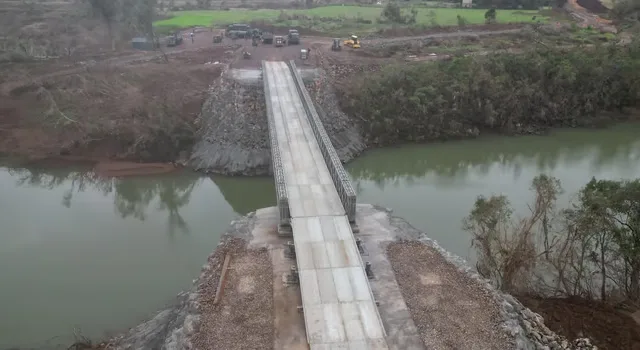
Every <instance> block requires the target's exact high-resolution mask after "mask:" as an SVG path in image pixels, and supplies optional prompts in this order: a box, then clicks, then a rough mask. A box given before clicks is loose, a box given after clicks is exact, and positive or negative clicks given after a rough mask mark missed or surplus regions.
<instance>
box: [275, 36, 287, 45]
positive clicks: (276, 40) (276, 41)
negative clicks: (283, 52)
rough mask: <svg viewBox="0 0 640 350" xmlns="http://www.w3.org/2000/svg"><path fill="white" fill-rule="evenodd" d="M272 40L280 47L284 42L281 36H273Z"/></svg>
mask: <svg viewBox="0 0 640 350" xmlns="http://www.w3.org/2000/svg"><path fill="white" fill-rule="evenodd" d="M273 42H274V45H275V46H276V47H282V46H284V43H285V41H284V38H283V37H282V36H274V37H273Z"/></svg>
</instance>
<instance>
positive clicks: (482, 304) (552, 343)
mask: <svg viewBox="0 0 640 350" xmlns="http://www.w3.org/2000/svg"><path fill="white" fill-rule="evenodd" d="M277 217H278V216H277V209H276V208H266V209H260V210H258V211H257V212H254V213H251V214H248V215H247V216H245V217H242V218H240V219H238V220H236V221H234V222H232V224H231V227H230V228H229V229H228V230H227V232H226V233H225V235H224V236H223V239H222V241H221V243H220V244H219V245H218V247H217V249H216V250H215V251H214V252H213V253H212V254H211V256H210V257H209V258H208V260H207V263H206V264H205V265H204V267H203V269H202V273H201V274H200V277H199V278H198V279H197V280H195V281H194V286H193V287H192V288H191V290H190V291H188V292H184V293H181V294H180V295H179V296H178V298H177V301H176V303H175V305H174V306H173V307H171V308H168V309H166V310H163V311H161V312H159V313H158V314H157V315H156V316H155V317H153V318H151V319H150V320H149V321H147V322H144V323H142V324H140V325H138V326H137V327H134V328H132V329H130V330H129V331H128V332H127V333H125V334H122V335H120V336H118V337H116V338H114V339H112V340H111V341H110V342H109V346H110V349H183V348H192V349H211V348H212V346H213V345H212V344H224V348H225V349H253V348H260V349H279V348H281V345H279V344H285V343H287V344H292V342H296V341H297V342H300V341H302V342H303V341H304V336H303V334H302V335H300V334H297V335H296V339H293V340H292V339H291V334H290V333H289V332H286V331H283V330H284V329H282V328H279V327H291V325H290V324H287V323H286V322H284V323H283V322H282V320H281V319H280V318H279V317H278V315H279V314H278V312H279V311H278V310H277V309H278V308H280V306H278V303H277V302H275V303H274V299H272V298H278V295H279V294H278V293H280V292H278V290H282V288H281V287H279V286H276V285H277V284H282V278H281V276H280V275H279V274H281V273H282V272H283V271H286V270H287V269H286V266H284V269H283V266H281V265H282V261H281V260H282V257H280V255H282V249H283V241H282V240H281V239H279V238H278V237H277V232H276V230H275V229H274V227H275V224H276V223H277ZM357 220H358V222H359V225H360V226H361V227H362V228H366V230H367V232H368V234H367V235H366V236H362V237H361V238H362V239H363V245H364V247H365V249H366V251H367V252H369V253H370V254H373V255H375V257H374V256H369V257H367V259H371V261H372V266H373V269H374V273H376V271H377V273H378V274H379V275H378V278H376V280H373V282H372V283H373V290H374V295H375V297H376V300H378V301H379V302H380V308H381V316H382V317H386V316H385V315H386V312H387V308H391V309H394V308H395V310H396V312H395V314H393V315H392V316H393V317H395V318H397V317H398V314H397V301H398V300H397V298H398V296H396V297H394V298H395V299H394V300H386V299H385V297H388V295H386V294H384V293H388V288H382V287H383V286H382V284H384V283H385V282H384V280H389V281H391V283H393V284H395V283H396V282H395V278H398V279H399V282H400V283H399V284H398V285H399V286H400V292H401V294H402V297H401V298H404V299H405V300H408V301H407V306H408V310H409V312H410V314H409V317H410V318H411V319H412V320H413V321H409V323H407V324H405V327H404V331H407V329H406V327H407V326H406V325H408V324H413V322H415V326H413V325H412V327H417V331H418V332H419V334H420V339H422V342H424V344H425V345H438V344H445V343H447V341H449V342H450V341H453V342H454V343H455V344H458V345H460V346H464V345H468V344H476V345H477V344H480V345H481V346H482V345H484V346H492V345H496V344H498V345H500V344H501V345H500V346H499V347H498V348H504V347H505V346H507V347H508V348H504V349H505V350H513V349H522V350H525V349H526V350H529V349H593V347H591V346H589V345H585V344H586V343H588V341H587V340H584V339H581V340H578V341H574V342H573V344H572V343H571V342H569V341H568V340H566V339H564V338H562V337H560V336H558V335H557V334H555V333H553V332H552V331H550V330H549V329H548V328H546V327H545V326H544V322H543V319H542V317H540V316H539V315H538V314H536V313H534V312H532V311H531V310H529V309H527V308H526V307H524V306H523V305H522V304H521V303H520V302H519V301H517V300H516V299H515V298H513V297H511V296H509V295H505V294H503V293H501V292H498V291H496V290H495V289H493V287H492V286H491V284H490V283H489V282H488V281H486V280H484V279H482V278H481V277H480V276H479V275H478V274H477V273H475V272H474V271H473V269H471V268H470V267H468V266H467V265H466V262H465V261H464V260H462V259H461V258H459V257H456V256H454V255H452V254H450V253H448V252H446V251H445V250H443V249H442V248H441V247H440V246H439V245H438V244H437V243H436V242H435V241H433V240H431V239H429V238H428V237H427V235H426V234H425V233H423V232H420V231H418V230H416V229H415V228H413V227H412V226H411V225H410V224H409V223H408V222H406V221H405V220H403V219H402V218H399V217H395V216H393V215H392V214H391V212H390V211H389V210H386V209H383V208H379V207H374V206H371V205H358V214H357ZM267 251H269V252H272V253H271V254H269V253H267ZM378 252H380V254H378ZM227 253H230V257H231V258H230V261H231V263H230V264H229V266H231V267H232V268H231V269H229V270H228V271H227V276H226V284H225V287H224V291H225V292H224V293H223V294H222V298H221V299H220V301H219V303H218V304H214V303H213V300H214V299H215V294H216V291H217V286H218V281H219V279H220V278H221V276H222V270H223V267H224V265H225V264H224V260H225V257H226V256H227ZM407 254H411V256H412V257H413V258H412V259H410V260H407V259H404V258H403V256H404V255H407ZM256 262H259V263H256ZM285 263H286V261H285ZM290 263H291V262H288V264H290ZM385 266H386V267H385ZM390 269H392V270H390ZM386 270H388V271H393V272H392V273H391V274H390V275H388V274H387V273H385V272H384V271H386ZM410 271H412V272H411V273H413V274H416V273H418V274H420V276H421V277H420V279H419V280H420V281H421V283H417V284H416V283H413V282H412V283H408V282H407V281H408V280H407V279H406V278H404V277H402V276H404V275H406V274H407V273H408V272H410ZM394 275H395V276H396V277H395V278H394V277H393V276H394ZM414 280H415V279H414ZM381 283H382V284H381ZM434 288H436V289H442V290H447V289H450V288H453V289H455V290H456V296H457V297H456V298H448V297H447V295H448V294H446V293H444V294H442V293H440V294H438V293H435V294H434V293H432V292H433V291H434V290H435V289H434ZM443 288H444V289H443ZM289 289H290V288H289ZM384 291H387V292H384ZM429 291H431V292H429ZM425 292H429V293H431V294H430V295H432V297H430V298H428V297H420V298H418V299H416V298H414V297H416V296H417V295H418V294H415V293H419V294H420V293H425ZM285 293H286V292H285ZM380 293H382V294H380ZM423 296H424V295H423ZM280 297H282V295H280ZM460 298H462V299H460ZM420 300H422V301H424V302H422V303H421V302H419V301H420ZM434 303H435V304H434ZM461 303H462V304H461ZM463 304H464V305H466V306H465V307H464V308H463V309H460V307H461V305H463ZM272 305H275V306H272ZM394 305H395V306H394ZM295 306H296V305H293V308H294V309H293V314H294V315H295V314H298V313H297V312H295ZM474 306H475V307H474ZM434 307H435V309H434ZM391 309H389V310H391ZM429 310H431V311H429ZM464 310H470V312H473V313H474V315H475V316H474V317H476V316H477V317H480V318H482V319H483V320H484V319H486V321H487V322H476V321H475V319H471V318H469V317H467V315H468V314H467V312H463V311H464ZM432 313H435V314H442V317H444V318H446V319H447V320H448V321H447V322H442V320H438V319H434V318H433V317H431V318H430V317H425V315H426V316H428V315H429V314H432ZM279 319H280V321H278V320H279ZM274 320H275V321H274ZM292 320H293V321H295V322H294V323H299V321H300V319H299V318H295V317H294V318H293V319H292ZM296 320H297V321H296ZM452 322H453V323H452ZM393 323H394V322H393V321H391V323H390V327H393ZM451 324H456V325H462V326H464V328H465V329H467V330H470V331H469V332H466V333H465V335H464V336H460V334H459V328H456V327H452V326H451ZM295 326H296V327H299V326H300V325H299V324H298V325H295ZM287 329H289V328H287ZM302 329H303V328H302ZM414 329H416V328H414ZM301 331H302V332H303V330H301ZM300 337H302V338H300ZM298 338H300V339H298ZM392 338H393V337H392ZM447 339H449V340H447ZM443 342H444V343H443ZM506 344H509V345H506ZM213 348H215V347H213ZM446 348H449V347H446Z"/></svg>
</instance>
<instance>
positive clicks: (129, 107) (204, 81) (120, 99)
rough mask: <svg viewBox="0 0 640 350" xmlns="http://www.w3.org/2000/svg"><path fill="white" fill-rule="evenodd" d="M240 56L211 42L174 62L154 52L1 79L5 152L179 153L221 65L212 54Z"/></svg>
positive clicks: (160, 156) (134, 156)
mask: <svg viewBox="0 0 640 350" xmlns="http://www.w3.org/2000/svg"><path fill="white" fill-rule="evenodd" d="M234 56H235V55H234V51H233V48H229V47H226V46H216V47H213V44H211V46H210V47H208V48H196V49H194V50H187V51H184V52H176V53H175V54H174V55H171V57H170V58H169V63H164V61H162V60H161V59H159V58H157V57H156V58H154V57H153V56H151V57H148V58H147V60H142V61H139V60H136V61H133V62H132V61H129V60H125V61H121V62H120V61H119V62H117V63H116V62H110V63H109V64H96V65H95V66H92V67H90V68H83V69H80V70H77V71H71V72H66V73H63V74H55V73H56V68H57V66H56V65H55V64H53V65H52V66H50V68H51V71H49V72H48V73H47V74H44V75H40V76H39V77H37V78H40V79H37V78H36V77H34V76H33V75H30V74H25V76H24V77H23V78H22V79H12V80H11V83H10V84H4V86H2V85H0V99H1V101H2V108H1V109H0V154H6V155H9V156H16V157H26V158H29V159H40V160H42V158H43V157H45V158H46V157H54V158H56V159H57V158H58V157H60V156H72V157H80V158H83V159H96V160H104V159H118V160H129V161H131V160H133V161H138V160H143V161H146V162H167V161H173V160H175V159H176V158H178V154H177V153H179V152H180V150H182V149H187V148H190V145H189V142H192V141H191V140H190V139H191V138H193V136H192V135H191V134H192V133H193V132H192V131H191V130H193V129H194V128H195V125H194V124H193V122H194V121H195V118H196V116H197V115H198V113H199V112H200V109H201V106H202V103H203V102H204V100H205V99H206V97H207V96H208V89H209V86H210V84H211V83H212V82H213V80H214V79H216V78H217V77H218V76H219V75H220V73H221V70H222V66H221V65H216V64H210V62H215V61H218V62H221V63H224V62H228V61H230V60H231V59H233V58H234ZM47 66H48V63H47V62H43V63H41V64H39V65H38V68H39V70H44V69H45V68H46V67H47ZM51 73H54V74H51ZM176 136H177V138H176Z"/></svg>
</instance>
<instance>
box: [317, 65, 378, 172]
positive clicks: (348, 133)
mask: <svg viewBox="0 0 640 350" xmlns="http://www.w3.org/2000/svg"><path fill="white" fill-rule="evenodd" d="M305 85H306V87H307V90H309V94H310V95H311V98H312V99H313V100H314V104H315V107H316V111H317V112H318V115H319V116H320V120H322V124H323V126H324V128H325V130H326V131H327V134H329V137H330V138H331V143H332V144H333V146H334V147H335V148H336V152H337V153H338V156H339V157H340V160H341V161H342V162H343V163H346V162H348V161H350V160H352V159H353V158H355V157H356V156H357V155H358V154H360V153H361V152H362V151H364V149H365V148H366V144H365V143H364V140H363V139H362V136H361V134H360V130H359V128H358V127H357V125H356V123H355V122H354V121H353V120H352V118H351V117H349V116H348V115H346V114H345V113H344V112H342V110H340V107H339V106H338V98H337V96H336V94H335V91H334V89H333V85H332V83H331V81H330V79H329V76H328V75H327V73H326V72H325V71H323V70H321V71H320V72H319V73H318V74H317V76H316V78H315V79H314V80H313V81H307V82H305Z"/></svg>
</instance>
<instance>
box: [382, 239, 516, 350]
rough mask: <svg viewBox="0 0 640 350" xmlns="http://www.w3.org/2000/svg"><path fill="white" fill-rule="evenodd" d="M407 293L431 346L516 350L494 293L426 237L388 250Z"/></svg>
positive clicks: (408, 303)
mask: <svg viewBox="0 0 640 350" xmlns="http://www.w3.org/2000/svg"><path fill="white" fill-rule="evenodd" d="M387 254H388V257H389V260H390V261H391V266H392V268H393V270H394V272H395V275H396V279H397V281H398V284H399V285H400V290H401V291H402V296H403V297H404V300H405V302H406V303H407V306H408V307H409V310H410V312H411V316H412V317H413V321H414V323H415V325H416V327H417V328H418V331H419V333H420V337H421V338H422V341H423V342H424V344H425V345H426V347H427V349H434V350H435V349H442V350H445V349H446V350H458V349H465V350H488V349H491V350H510V349H513V348H514V346H513V344H512V340H511V337H509V336H508V335H507V334H506V333H505V332H504V331H503V330H502V328H501V326H500V325H501V321H502V320H501V318H500V313H499V310H498V307H497V305H496V303H495V301H494V300H493V299H492V297H491V295H490V294H489V293H487V292H486V290H485V289H483V288H482V287H481V286H480V285H478V284H477V283H475V282H474V281H473V280H472V279H470V278H468V277H467V276H465V275H463V274H461V273H460V272H459V271H458V270H457V269H456V267H455V266H453V265H452V264H450V263H448V262H447V261H446V260H445V259H444V258H443V257H442V256H441V255H440V254H439V253H438V252H437V251H435V250H434V249H432V248H430V247H429V246H427V245H425V244H422V243H420V242H409V241H406V242H399V243H392V244H390V245H389V247H388V249H387Z"/></svg>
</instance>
